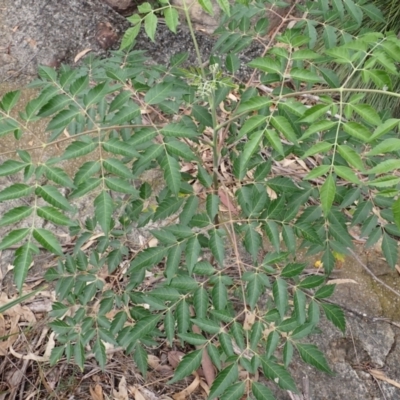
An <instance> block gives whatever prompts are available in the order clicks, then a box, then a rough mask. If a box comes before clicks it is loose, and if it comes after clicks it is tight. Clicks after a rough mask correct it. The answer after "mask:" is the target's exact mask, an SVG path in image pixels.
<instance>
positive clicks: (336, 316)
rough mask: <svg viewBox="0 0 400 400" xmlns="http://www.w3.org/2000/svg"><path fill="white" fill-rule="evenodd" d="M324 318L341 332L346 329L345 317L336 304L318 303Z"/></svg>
mask: <svg viewBox="0 0 400 400" xmlns="http://www.w3.org/2000/svg"><path fill="white" fill-rule="evenodd" d="M320 305H321V307H322V309H323V310H324V313H325V315H326V318H328V319H329V321H331V322H332V323H333V325H335V326H336V327H337V328H339V329H340V330H341V331H342V332H343V333H344V332H345V331H346V319H345V317H344V312H343V310H342V309H341V308H340V307H339V306H338V305H336V304H327V303H320Z"/></svg>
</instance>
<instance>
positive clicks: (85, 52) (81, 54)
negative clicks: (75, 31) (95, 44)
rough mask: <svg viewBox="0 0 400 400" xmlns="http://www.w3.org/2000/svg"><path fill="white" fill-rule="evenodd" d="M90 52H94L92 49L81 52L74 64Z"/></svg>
mask: <svg viewBox="0 0 400 400" xmlns="http://www.w3.org/2000/svg"><path fill="white" fill-rule="evenodd" d="M89 51H92V49H85V50H82V51H80V52H79V53H78V54H77V55H76V56H75V58H74V63H77V62H78V61H79V60H80V59H81V58H82V57H83V56H84V55H86V54H87V53H89Z"/></svg>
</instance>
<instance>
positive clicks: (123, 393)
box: [112, 376, 129, 400]
mask: <svg viewBox="0 0 400 400" xmlns="http://www.w3.org/2000/svg"><path fill="white" fill-rule="evenodd" d="M112 395H113V397H114V400H129V397H128V389H127V387H126V379H125V377H124V376H123V377H122V378H121V380H120V381H119V385H118V390H115V389H113V393H112Z"/></svg>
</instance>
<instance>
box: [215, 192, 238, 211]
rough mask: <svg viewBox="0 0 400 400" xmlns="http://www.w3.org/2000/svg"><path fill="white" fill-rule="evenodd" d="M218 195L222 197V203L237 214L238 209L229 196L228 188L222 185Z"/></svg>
mask: <svg viewBox="0 0 400 400" xmlns="http://www.w3.org/2000/svg"><path fill="white" fill-rule="evenodd" d="M218 196H219V198H220V199H221V203H222V204H223V205H224V206H225V207H226V208H227V210H228V211H229V212H231V213H232V214H235V215H236V214H237V213H238V210H237V208H236V207H235V205H234V204H233V203H232V201H231V199H230V198H229V195H228V193H227V191H226V189H224V188H222V187H220V188H219V189H218Z"/></svg>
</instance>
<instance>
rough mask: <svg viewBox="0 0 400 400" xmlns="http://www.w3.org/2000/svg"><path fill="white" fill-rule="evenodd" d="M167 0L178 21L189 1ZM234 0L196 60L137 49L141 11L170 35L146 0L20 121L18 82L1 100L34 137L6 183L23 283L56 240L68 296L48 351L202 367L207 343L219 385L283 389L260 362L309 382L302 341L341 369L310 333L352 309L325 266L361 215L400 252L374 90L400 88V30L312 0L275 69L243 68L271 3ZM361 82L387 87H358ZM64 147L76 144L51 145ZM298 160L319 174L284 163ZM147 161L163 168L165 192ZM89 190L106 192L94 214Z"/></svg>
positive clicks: (393, 146) (372, 237)
mask: <svg viewBox="0 0 400 400" xmlns="http://www.w3.org/2000/svg"><path fill="white" fill-rule="evenodd" d="M162 4H163V6H162V7H165V9H164V10H162V11H163V12H164V15H165V18H166V20H167V25H168V27H169V28H170V29H172V30H175V28H176V24H177V19H176V18H175V16H176V12H175V11H174V10H175V9H174V8H173V7H172V6H170V5H169V4H168V3H162ZM201 4H202V5H203V6H204V7H205V9H206V10H207V9H208V8H209V3H208V2H206V1H203V2H202V3H201ZM219 4H220V5H221V6H222V9H223V11H224V12H225V13H226V16H225V19H224V25H223V26H221V28H219V30H218V31H219V33H220V36H219V39H218V40H217V42H216V49H215V50H216V51H215V52H214V53H215V54H217V55H214V56H213V57H212V58H211V59H210V60H208V61H209V62H208V63H204V62H203V61H204V60H202V59H201V55H200V53H199V54H198V65H197V66H195V68H190V69H186V68H184V67H183V66H182V65H184V62H185V61H186V59H187V54H177V55H175V56H173V57H172V59H171V60H170V64H169V65H168V66H162V65H154V64H152V63H149V62H148V60H147V59H146V55H145V54H144V53H143V52H142V51H140V50H137V49H134V48H133V47H132V46H133V44H134V42H133V41H134V36H135V32H136V31H137V32H138V29H139V28H137V26H139V25H141V24H142V22H143V24H144V27H145V30H146V32H147V33H148V34H149V36H150V37H151V38H154V34H155V30H156V25H157V23H156V20H157V17H156V16H155V14H154V12H155V11H157V12H159V11H160V10H158V9H157V10H153V9H152V8H151V6H150V5H148V6H146V7H148V9H146V10H143V9H142V10H141V13H142V14H141V15H140V16H139V15H138V16H135V17H132V18H130V21H131V22H132V23H133V24H134V27H133V28H134V30H130V31H128V32H127V34H126V36H125V38H124V40H123V49H121V50H119V51H115V52H113V53H112V55H111V57H109V58H107V59H97V58H94V57H87V58H86V59H85V60H84V62H83V65H82V66H81V67H77V68H71V67H70V66H66V65H63V66H62V67H61V68H60V70H59V71H55V70H53V69H51V68H48V67H41V68H40V69H39V79H38V80H36V81H35V82H33V83H32V84H31V85H30V86H31V87H35V88H38V90H39V94H38V96H37V97H36V98H35V99H33V100H31V101H30V102H29V103H28V104H27V105H26V107H25V109H24V111H23V112H21V113H20V114H19V116H18V117H16V116H15V115H14V113H13V109H14V107H16V105H17V103H18V99H19V94H20V93H19V92H18V91H13V92H9V93H7V94H6V95H5V96H3V98H2V100H1V104H0V114H1V120H0V135H2V136H4V135H14V136H15V138H17V139H18V140H20V143H21V146H20V149H19V150H18V151H16V152H15V153H13V154H10V153H4V154H3V155H2V157H3V159H4V162H3V163H2V164H1V165H0V175H1V176H4V177H10V178H12V179H10V180H9V181H5V182H6V183H5V185H4V187H3V188H2V190H1V191H0V201H1V202H3V203H4V205H5V206H6V207H7V209H8V211H7V212H5V213H4V214H3V215H2V217H1V219H0V226H2V227H3V228H2V229H3V230H4V232H5V233H4V234H3V237H2V240H1V242H0V249H1V250H6V249H8V248H11V247H13V248H16V250H15V258H14V262H13V265H14V278H15V283H16V285H17V287H18V289H19V290H20V291H21V290H22V288H23V285H24V281H25V279H26V276H27V274H28V270H29V267H30V266H31V264H32V262H33V261H34V259H35V256H36V255H39V254H40V252H50V253H52V254H54V263H53V266H52V267H51V268H49V269H48V270H47V272H46V274H45V278H46V279H47V280H48V281H54V284H55V291H56V295H57V300H56V301H55V302H54V303H53V306H52V311H51V313H50V315H51V318H52V322H51V323H50V327H51V329H52V330H53V331H54V332H55V333H56V341H57V342H56V346H55V347H54V349H53V351H52V354H51V359H50V363H51V364H56V363H57V362H59V361H60V360H61V359H62V358H65V359H66V360H67V361H73V362H75V363H76V364H78V366H79V367H80V368H81V369H84V367H85V360H86V357H87V355H88V354H90V353H94V354H95V357H96V360H97V362H98V363H99V365H100V366H101V367H102V368H105V366H106V364H107V351H106V344H108V345H111V346H115V347H122V348H123V349H124V351H126V352H127V353H128V354H132V355H133V358H134V361H135V362H136V365H137V367H138V369H139V370H140V372H141V373H142V374H143V376H146V373H147V370H148V354H149V352H151V351H152V349H154V348H157V347H158V346H159V344H160V342H163V343H164V342H165V343H167V344H168V345H170V346H174V347H178V348H179V347H181V348H186V349H188V348H191V349H192V350H191V351H188V352H187V354H186V355H185V356H184V357H183V359H182V361H181V362H180V364H179V366H178V367H177V369H176V371H175V374H174V376H173V377H172V378H171V380H170V383H173V382H176V381H179V380H181V379H183V378H185V377H186V376H188V375H190V374H191V373H192V372H193V371H195V370H197V369H198V368H199V367H200V366H201V365H202V362H203V361H202V360H203V355H204V353H206V354H207V355H208V356H209V358H210V360H211V362H212V364H213V366H214V368H215V371H216V373H215V376H214V377H213V378H209V379H211V381H210V382H208V383H209V384H210V394H209V397H210V398H216V397H221V398H235V399H240V398H242V397H243V395H247V396H251V397H254V398H256V399H273V398H274V396H273V394H272V391H271V389H270V388H269V387H268V386H266V385H264V384H262V383H260V382H258V381H256V380H255V379H254V377H255V376H257V374H258V372H260V371H261V373H262V374H263V375H264V376H265V377H266V378H267V379H268V380H270V383H271V385H277V386H279V387H280V388H281V389H284V390H290V391H292V392H298V390H297V388H296V385H295V382H294V380H293V378H292V377H291V376H290V374H289V372H288V367H289V365H290V363H291V362H292V358H293V355H294V354H295V352H297V353H298V354H299V355H300V358H301V359H302V360H303V361H304V362H305V363H308V364H311V365H312V366H314V367H316V368H318V369H319V370H322V371H325V372H328V373H330V372H331V369H330V367H329V365H328V363H327V361H326V359H325V357H324V355H323V354H322V353H321V352H320V351H319V350H318V348H317V347H316V346H315V345H314V344H310V343H309V341H310V339H308V337H309V336H310V335H311V334H314V333H317V332H318V331H319V330H318V323H319V320H320V318H321V315H324V316H325V317H326V318H327V319H328V320H330V321H331V322H332V323H333V324H334V325H335V326H336V327H337V328H339V329H340V330H341V331H342V332H345V328H346V326H345V318H344V314H343V312H342V310H341V309H340V307H338V306H336V305H333V304H330V303H328V302H326V301H325V300H326V299H327V298H329V297H330V296H331V295H332V294H333V292H334V289H335V285H330V284H327V282H326V281H327V277H328V276H329V274H330V273H331V272H332V270H333V268H334V266H335V253H339V254H348V253H349V248H351V247H352V240H353V237H352V233H351V232H352V228H353V227H354V226H359V227H360V229H359V230H360V236H361V237H362V238H365V240H366V246H367V247H369V246H372V245H375V244H376V243H377V242H378V241H381V247H382V252H383V255H384V257H385V259H386V260H387V262H388V264H389V265H390V266H391V267H392V268H394V266H395V264H396V263H397V258H398V250H397V248H398V247H397V241H398V237H400V230H399V226H400V200H399V183H400V177H399V176H398V173H397V170H398V169H399V167H400V160H399V157H398V156H399V150H400V139H399V138H398V134H397V130H398V127H399V123H400V119H397V118H392V117H391V116H390V115H388V114H387V113H385V114H383V113H380V112H378V111H376V110H375V109H374V108H373V107H372V106H371V105H369V104H368V103H366V102H364V96H365V95H366V93H367V92H373V93H376V94H380V95H385V96H388V97H389V98H393V99H396V98H398V97H400V95H399V94H398V93H396V92H394V91H392V90H391V89H392V84H391V76H393V75H395V76H397V74H398V72H397V68H396V65H397V64H398V63H399V62H400V42H399V40H398V39H397V38H396V36H395V35H394V34H390V33H388V34H386V35H384V34H382V33H376V32H367V33H365V34H363V35H358V36H353V35H352V33H351V32H352V29H353V28H354V26H355V27H357V26H358V27H359V26H360V25H361V23H362V21H364V18H368V17H370V16H371V15H370V14H371V12H367V11H366V10H368V8H366V7H367V6H368V4H365V3H364V4H361V3H360V4H359V3H356V2H353V1H351V0H346V1H344V2H342V1H340V0H334V1H332V2H329V1H319V2H311V3H310V4H308V3H306V4H305V5H302V6H299V7H300V8H301V10H300V11H302V12H303V13H304V12H305V11H307V10H308V11H309V13H308V14H304V15H305V16H304V17H303V18H300V19H298V20H297V22H296V25H294V27H292V28H291V29H287V30H286V31H285V32H284V33H282V34H281V35H278V36H277V37H276V42H274V44H273V45H270V46H267V47H266V51H265V54H264V55H263V56H261V57H258V58H256V59H254V60H252V61H251V62H250V63H249V64H248V67H250V68H254V69H255V71H256V72H257V74H259V75H260V82H259V83H257V82H258V81H256V80H254V81H249V82H248V83H247V84H238V83H237V82H236V81H235V79H234V76H235V74H236V73H237V72H238V70H239V68H240V67H241V61H240V58H239V56H238V53H239V52H240V51H241V50H242V49H244V48H246V47H247V46H249V45H250V43H251V41H252V40H261V39H262V38H263V37H264V36H265V34H266V32H267V31H268V19H267V18H266V17H265V12H263V10H264V6H265V4H264V3H263V2H251V3H249V4H247V5H246V4H239V3H238V4H235V5H232V6H230V5H229V4H228V3H226V2H223V1H219ZM282 5H284V4H282ZM141 7H145V6H144V5H142V6H141ZM318 7H319V9H320V10H322V11H321V13H322V14H321V13H320V14H318V13H317V12H316V10H317V9H318ZM327 7H328V8H327ZM168 10H169V11H168ZM343 10H346V12H347V13H348V14H349V15H350V16H351V17H352V24H353V25H351V26H347V25H343V27H342V30H341V35H336V36H335V40H333V39H332V37H331V35H332V32H333V31H332V29H333V28H332V29H330V28H329V18H324V20H325V22H324V23H323V27H324V29H325V32H327V33H326V34H324V35H325V36H326V45H325V46H322V47H321V48H319V49H318V51H314V50H313V44H314V43H315V32H316V31H315V28H316V26H317V25H318V24H319V25H321V22H319V20H320V19H321V16H322V17H324V16H326V15H325V14H324V13H328V12H329V13H331V14H332V20H336V19H339V20H340V18H343V17H344V11H343ZM183 11H184V12H186V15H188V14H187V10H183ZM370 11H371V10H370ZM149 15H152V16H151V17H149ZM168 15H169V16H168ZM154 18H155V19H154ZM346 18H347V17H346ZM346 20H347V19H346ZM188 25H189V28H190V26H191V25H190V19H189V20H188ZM335 29H336V28H335ZM345 29H348V31H349V33H346V31H345ZM192 34H193V38H194V40H195V36H194V33H193V31H192ZM195 47H196V48H198V47H197V43H196V42H195ZM334 64H340V65H344V66H346V68H347V69H348V74H347V75H346V77H344V78H340V77H339V76H338V75H337V74H336V73H335V71H334V68H333V67H332V68H331V69H329V68H328V67H327V65H334ZM224 71H225V72H224ZM358 79H360V80H361V82H363V83H366V82H368V83H369V84H370V85H371V88H370V89H368V90H367V89H362V88H360V89H358V88H354V87H353V86H352V82H353V80H358ZM265 88H267V89H269V90H265ZM41 119H47V120H48V124H47V128H46V134H47V137H48V141H47V142H46V143H40V144H38V145H32V146H31V145H30V144H29V141H28V140H27V141H25V140H24V138H26V137H29V134H30V129H29V126H30V123H31V122H34V121H37V120H41ZM53 146H57V147H58V148H59V149H61V150H60V152H61V154H60V155H59V156H56V157H54V156H48V155H47V153H46V151H47V150H48V149H49V148H52V147H53ZM38 149H40V151H41V157H40V159H39V160H38V161H32V158H31V153H32V152H33V151H37V150H38ZM90 157H91V158H90ZM290 160H292V161H293V160H298V161H299V163H300V164H301V165H302V166H303V168H304V170H302V171H296V170H293V171H292V170H288V173H287V174H282V172H280V171H282V168H278V167H279V166H281V165H288V164H285V162H287V161H290ZM72 161H73V162H74V164H75V165H77V170H76V172H75V173H74V174H73V176H69V175H68V174H67V173H66V172H65V165H67V164H68V163H69V162H72ZM149 171H150V172H151V171H156V174H157V173H158V172H157V171H161V174H162V179H161V181H162V184H161V185H160V188H159V190H157V191H154V190H153V187H152V185H151V184H150V183H149V182H148V181H147V179H146V176H148V175H147V174H148V173H149ZM87 196H89V199H93V207H92V211H90V210H89V211H90V212H91V214H90V215H89V216H88V215H85V216H84V215H83V212H82V210H81V208H82V204H83V203H82V199H84V198H85V197H87ZM63 232H64V233H63ZM65 232H67V233H68V235H65ZM66 236H68V238H74V246H73V248H72V249H71V248H70V247H68V246H66V243H67V242H68V240H67V239H66V238H65V237H66ZM265 242H268V243H269V244H270V246H271V247H272V249H273V250H272V251H270V252H267V253H266V252H265V251H264V243H265ZM298 243H300V246H301V247H302V248H306V249H307V254H308V255H313V254H319V255H320V259H321V262H322V264H323V269H324V272H325V275H322V276H321V275H304V274H303V271H304V270H305V269H306V268H307V266H308V263H306V262H299V261H298V260H297V257H296V254H297V252H298ZM149 282H151V284H150V283H149ZM239 371H241V372H240V374H239ZM239 376H240V377H241V378H239ZM243 376H245V378H244V379H243Z"/></svg>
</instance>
